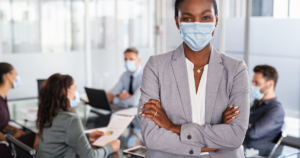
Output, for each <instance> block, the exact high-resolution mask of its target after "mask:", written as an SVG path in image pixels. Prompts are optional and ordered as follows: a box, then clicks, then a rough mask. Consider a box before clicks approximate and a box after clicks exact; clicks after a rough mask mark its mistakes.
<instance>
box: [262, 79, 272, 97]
mask: <svg viewBox="0 0 300 158" xmlns="http://www.w3.org/2000/svg"><path fill="white" fill-rule="evenodd" d="M268 83H269V81H268V82H266V83H265V85H263V87H261V88H260V89H262V88H264V87H266V85H267V84H268ZM269 90H270V89H269V88H268V89H267V90H265V91H264V92H263V94H266V93H268V91H269Z"/></svg>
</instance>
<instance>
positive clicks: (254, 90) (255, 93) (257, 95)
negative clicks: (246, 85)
mask: <svg viewBox="0 0 300 158" xmlns="http://www.w3.org/2000/svg"><path fill="white" fill-rule="evenodd" d="M266 85H267V83H266V84H265V85H264V86H262V87H256V86H251V89H250V95H251V97H252V98H253V99H255V100H261V99H262V98H263V97H264V96H265V94H266V93H267V92H268V90H266V91H265V92H264V93H262V92H260V90H261V89H262V88H264V87H265V86H266Z"/></svg>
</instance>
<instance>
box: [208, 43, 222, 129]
mask: <svg viewBox="0 0 300 158" xmlns="http://www.w3.org/2000/svg"><path fill="white" fill-rule="evenodd" d="M221 63H222V58H221V56H220V54H219V53H218V52H217V51H216V50H215V49H214V48H213V47H212V52H211V54H210V59H209V64H208V74H207V83H206V97H205V124H210V122H211V118H212V114H213V110H214V106H215V102H216V97H217V92H218V88H219V84H220V81H221V77H222V73H223V69H224V66H223V64H221Z"/></svg>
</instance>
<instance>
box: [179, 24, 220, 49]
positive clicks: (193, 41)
mask: <svg viewBox="0 0 300 158" xmlns="http://www.w3.org/2000/svg"><path fill="white" fill-rule="evenodd" d="M214 30H215V23H213V22H212V23H199V22H193V23H180V31H181V37H182V38H183V40H184V42H185V43H186V44H187V45H188V46H189V47H190V48H191V49H192V50H193V51H200V50H202V49H203V48H204V47H205V46H207V45H208V44H209V43H210V41H211V40H212V38H213V36H212V33H213V32H214Z"/></svg>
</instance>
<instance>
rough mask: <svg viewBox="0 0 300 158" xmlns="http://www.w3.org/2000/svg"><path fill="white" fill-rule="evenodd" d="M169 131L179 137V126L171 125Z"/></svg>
mask: <svg viewBox="0 0 300 158" xmlns="http://www.w3.org/2000/svg"><path fill="white" fill-rule="evenodd" d="M170 130H171V131H173V132H174V133H176V134H178V135H180V131H181V125H173V126H172V127H171V129H170Z"/></svg>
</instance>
